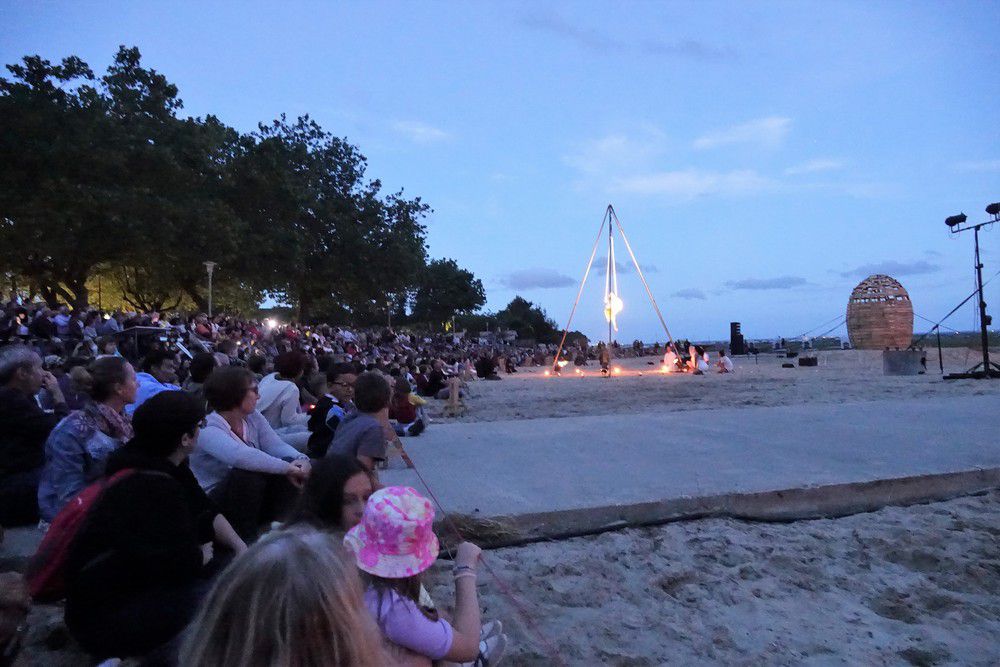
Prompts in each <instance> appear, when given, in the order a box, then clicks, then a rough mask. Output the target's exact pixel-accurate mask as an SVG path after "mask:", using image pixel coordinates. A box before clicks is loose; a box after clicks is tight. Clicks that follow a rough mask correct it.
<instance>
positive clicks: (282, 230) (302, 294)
mask: <svg viewBox="0 0 1000 667" xmlns="http://www.w3.org/2000/svg"><path fill="white" fill-rule="evenodd" d="M365 170H366V160H365V157H364V156H363V155H362V154H361V152H360V151H359V150H358V148H357V147H356V146H353V145H352V144H350V143H348V142H347V141H345V140H344V139H341V138H339V137H335V136H333V135H331V134H329V133H328V132H326V131H324V130H323V129H322V128H321V127H320V126H319V125H318V124H317V123H316V122H315V121H313V120H311V119H309V118H308V117H301V118H298V119H297V120H296V121H294V122H289V121H288V120H287V119H286V118H285V117H284V116H282V117H281V118H279V119H278V120H275V121H274V122H273V123H271V124H270V125H261V126H260V128H259V130H258V132H257V133H255V135H254V143H253V145H252V146H251V147H250V148H249V149H248V150H247V151H246V153H245V154H244V155H242V156H241V157H240V158H239V159H237V160H236V162H235V164H234V168H233V178H234V182H235V185H234V193H235V198H234V200H233V203H232V205H233V207H234V209H235V210H236V211H237V213H238V215H239V216H240V217H241V218H242V219H243V220H244V221H245V222H246V224H247V225H248V228H249V229H250V236H251V237H252V238H254V239H255V242H254V244H253V247H252V248H249V249H248V253H249V254H250V255H252V256H254V257H255V259H254V261H253V263H254V265H255V266H256V267H257V271H258V272H260V273H261V274H263V275H266V276H267V279H268V281H269V282H270V284H271V289H272V290H273V291H274V292H276V293H278V294H280V295H281V296H283V297H284V299H285V300H287V301H288V302H291V303H294V304H296V305H297V307H298V312H299V317H300V318H303V319H309V318H310V317H312V316H313V315H315V314H319V313H328V312H330V311H331V310H333V311H341V312H347V313H351V312H355V311H359V312H364V311H367V310H370V309H371V308H372V305H373V304H378V307H379V308H380V309H384V307H385V304H386V303H387V295H390V294H393V293H398V292H404V291H405V290H407V289H408V288H410V287H412V286H413V285H414V284H415V283H416V281H417V276H418V274H419V271H420V269H421V268H422V267H423V264H424V261H425V257H426V247H425V240H424V238H425V231H424V227H423V225H422V224H420V222H419V221H420V219H421V218H422V217H423V216H424V215H426V212H427V211H428V210H429V209H428V207H427V206H426V205H425V204H423V203H422V202H421V201H420V199H419V198H417V199H412V200H411V199H406V198H405V197H403V195H402V193H396V194H392V195H389V196H388V197H384V198H383V197H381V196H380V189H381V183H380V182H379V181H378V180H374V181H367V180H366V179H365Z"/></svg>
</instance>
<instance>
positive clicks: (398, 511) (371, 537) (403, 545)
mask: <svg viewBox="0 0 1000 667" xmlns="http://www.w3.org/2000/svg"><path fill="white" fill-rule="evenodd" d="M433 524H434V507H433V506H432V505H431V503H430V501H429V500H427V499H426V498H424V497H423V496H421V495H420V494H419V493H417V492H416V491H415V490H413V489H411V488H410V487H408V486H388V487H386V488H384V489H379V490H378V491H376V492H375V493H373V494H372V496H371V497H370V498H369V499H368V504H367V505H365V512H364V515H362V517H361V523H359V524H358V525H356V526H355V527H354V528H351V529H350V530H349V531H347V535H345V536H344V544H346V545H347V546H348V547H350V548H351V549H352V550H353V551H354V554H355V557H356V559H357V562H358V567H359V568H361V569H362V570H364V571H365V572H367V573H369V574H374V575H375V576H377V577H384V578H386V579H403V578H406V577H412V576H413V575H415V574H420V573H421V572H423V571H424V570H426V569H427V568H429V567H430V566H431V565H433V564H434V561H435V560H436V559H437V555H438V548H439V545H438V539H437V536H436V535H435V534H434V528H433Z"/></svg>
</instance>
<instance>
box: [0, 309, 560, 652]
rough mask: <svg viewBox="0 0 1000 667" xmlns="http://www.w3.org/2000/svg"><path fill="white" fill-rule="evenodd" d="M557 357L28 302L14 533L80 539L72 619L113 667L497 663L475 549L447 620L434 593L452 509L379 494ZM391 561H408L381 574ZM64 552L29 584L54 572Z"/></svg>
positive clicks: (69, 579) (71, 567) (13, 482)
mask: <svg viewBox="0 0 1000 667" xmlns="http://www.w3.org/2000/svg"><path fill="white" fill-rule="evenodd" d="M539 353H542V356H543V359H542V360H544V354H545V353H548V354H551V351H550V350H548V349H547V348H546V349H542V350H539V349H534V348H518V347H515V346H511V345H506V344H502V343H501V344H485V343H480V341H479V340H478V339H476V340H466V339H463V338H462V337H459V336H455V335H450V334H448V335H442V334H437V335H426V334H416V333H412V332H406V331H393V330H391V329H382V328H380V329H367V330H351V329H348V328H345V327H334V326H327V325H320V326H300V325H293V324H287V325H280V324H276V323H274V322H272V321H263V322H262V321H256V320H248V319H241V318H236V317H231V316H228V315H220V316H216V317H213V318H209V317H207V316H205V315H195V316H193V317H182V316H180V315H171V316H167V317H161V316H160V314H158V313H142V314H137V313H102V312H96V311H88V312H85V313H76V312H70V311H69V309H67V308H59V309H55V310H53V309H49V308H47V307H45V306H42V305H32V306H23V305H20V304H18V303H16V302H12V303H9V304H7V305H6V306H5V307H4V309H3V314H2V316H0V525H2V526H26V525H27V526H33V525H36V524H37V526H38V530H39V531H43V532H44V531H48V533H47V534H46V536H45V538H46V540H49V539H50V538H55V539H54V542H55V543H57V544H58V543H60V538H65V539H63V540H62V541H63V542H64V543H65V544H66V545H67V546H66V547H65V548H66V553H65V554H63V556H64V558H63V560H61V561H59V563H60V566H59V567H60V568H61V569H60V570H59V572H62V573H63V574H62V576H63V578H64V580H65V581H64V585H63V586H62V588H61V595H62V597H65V600H66V604H65V620H66V624H67V627H68V629H69V631H70V633H71V635H72V636H73V637H74V638H75V640H76V641H77V642H78V643H79V645H80V646H81V647H82V648H83V649H84V650H86V651H87V652H88V653H90V654H91V655H93V656H94V657H95V658H96V659H99V660H105V659H114V658H124V657H127V656H141V657H144V659H145V660H146V662H147V663H149V664H177V663H178V661H179V660H180V661H183V664H219V661H221V662H225V663H226V664H247V665H249V664H261V663H260V660H259V659H260V656H271V657H269V658H268V659H267V660H266V661H265V662H267V663H268V664H321V663H322V664H346V663H345V661H346V662H349V663H350V664H391V663H392V662H393V661H404V662H406V663H407V664H430V663H431V661H437V660H442V659H444V660H448V661H451V662H455V663H470V664H471V663H472V662H473V661H475V660H479V661H480V663H481V664H482V662H483V660H485V659H490V660H491V661H492V662H490V664H495V662H496V660H498V659H499V657H500V656H501V654H502V652H503V645H504V642H505V641H506V637H505V636H504V635H503V634H502V632H501V631H502V627H501V625H500V624H499V622H498V621H497V622H492V623H489V624H486V625H483V624H481V623H480V618H479V606H478V602H477V600H476V596H475V583H474V579H475V576H474V575H475V572H476V564H477V562H478V554H479V551H478V548H476V547H474V546H473V545H468V544H467V545H463V546H461V547H460V548H459V550H458V554H459V558H458V561H457V569H456V573H455V577H456V605H455V617H454V619H448V618H447V617H446V615H445V614H443V613H438V611H436V606H435V604H434V601H433V600H430V598H429V596H428V595H427V591H426V590H425V589H424V588H423V587H422V586H421V585H420V582H419V573H420V571H422V570H423V569H426V567H427V566H428V564H429V563H430V562H433V560H434V558H435V557H436V554H437V541H436V538H435V537H434V536H433V532H432V531H431V529H430V526H431V520H432V519H433V510H432V509H430V504H429V503H428V502H427V501H426V500H424V499H423V498H421V497H419V496H418V495H417V494H416V492H414V491H413V490H412V489H402V488H399V487H389V488H387V489H386V488H382V486H381V484H380V482H379V468H380V467H382V466H384V465H385V462H386V460H387V459H388V458H389V455H390V452H391V449H392V447H393V445H394V444H395V443H398V441H397V440H396V439H397V438H399V437H415V436H419V435H420V434H421V433H422V432H423V431H424V430H425V429H427V428H428V426H429V424H430V408H431V407H432V406H433V401H436V400H449V399H451V400H455V399H457V398H458V397H457V396H452V394H451V392H452V391H455V390H456V389H457V390H461V389H460V387H462V386H464V385H465V383H468V382H470V381H471V380H472V379H473V378H476V377H478V378H481V379H497V378H498V377H499V375H500V373H502V372H513V371H516V368H517V366H519V365H523V364H526V363H534V362H535V361H536V356H537V355H538V354H539ZM456 378H457V380H456ZM380 489H381V490H380ZM88 494H89V495H88ZM380 494H381V495H380ZM370 497H374V498H375V500H373V501H372V502H369V498H370ZM90 502H93V505H89V504H88V503H90ZM386 502H389V503H392V502H402V503H405V504H407V506H409V507H412V508H414V513H412V515H407V517H406V518H402V519H401V518H400V517H399V516H395V515H393V513H392V512H386V511H385V507H386ZM81 507H83V508H84V509H81ZM418 510H419V511H418ZM74 512H76V513H79V512H85V518H84V519H81V520H80V522H79V523H78V524H77V523H73V518H72V516H73V513H74ZM393 521H396V522H397V524H398V525H397V524H393ZM399 521H402V523H398V522H399ZM67 526H74V528H73V529H72V530H75V531H76V532H72V530H71V529H70V528H68V527H67ZM359 526H364V527H359ZM60 531H64V533H65V534H60ZM379 531H381V533H380V532H379ZM345 534H347V535H352V536H353V537H352V538H351V539H349V540H347V543H346V544H347V548H345V547H344V546H343V545H342V544H341V542H342V541H343V538H344V536H345ZM380 535H381V537H380ZM393 535H394V536H396V537H397V538H400V539H402V538H401V537H400V536H404V535H409V538H408V541H406V542H405V543H403V542H400V543H398V544H396V543H393V544H390V543H389V541H387V540H388V538H387V537H386V536H393ZM418 538H419V540H418ZM0 539H2V535H0ZM44 544H45V543H44V542H43V545H44ZM248 545H251V546H250V547H249V549H248ZM380 549H382V550H383V551H384V553H383V552H380V551H379V550H380ZM411 552H412V553H411ZM373 554H376V555H378V554H381V557H382V560H383V562H389V561H391V562H393V563H395V565H394V566H393V567H392V568H388V569H387V568H385V567H374V568H373V567H372V566H371V565H370V560H371V557H372V555H373ZM43 556H44V558H43ZM401 556H406V557H405V558H403V559H402V560H400V557H401ZM45 558H48V559H50V560H51V558H52V555H51V553H48V552H46V553H45V554H43V552H42V551H40V552H39V555H38V556H36V561H40V562H36V563H33V567H32V569H29V572H34V573H37V572H39V571H42V572H46V567H50V569H51V567H53V565H52V563H51V562H45V561H44V559H45ZM289 559H293V560H289ZM404 561H405V562H406V563H407V564H408V569H406V568H404V569H402V570H400V569H398V567H396V566H398V565H399V563H400V562H404ZM277 572H286V574H282V575H281V576H280V577H279V576H276V574H275V573H277ZM31 576H35V575H29V580H28V583H29V588H31V586H32V585H34V583H33V581H32V579H31ZM470 580H471V581H470ZM11 590H15V589H14V588H12V589H11ZM268 618H270V619H272V620H274V623H275V627H271V628H263V627H262V626H261V623H262V619H268ZM192 619H195V621H194V623H193V624H192ZM279 625H280V631H279V630H276V628H278V626H279ZM186 628H190V630H187V631H186V630H185V629H186ZM320 631H322V632H321V633H320V634H322V636H323V637H324V639H323V640H322V641H320V642H319V643H317V637H319V636H320V634H317V633H319V632H320ZM234 632H236V633H237V634H233V633H234ZM255 633H256V634H255ZM8 639H9V638H8V637H5V636H2V635H0V649H6V647H5V646H4V644H5V643H6V642H7V640H8ZM247 647H253V651H252V652H250V651H248V648H247ZM306 655H309V656H312V657H311V658H310V659H309V660H304V659H303V656H306ZM317 656H324V657H323V659H320V660H319V661H318V662H317ZM272 657H273V659H272ZM326 658H329V659H330V660H331V662H328V663H327V662H325V660H326ZM387 661H388V662H387Z"/></svg>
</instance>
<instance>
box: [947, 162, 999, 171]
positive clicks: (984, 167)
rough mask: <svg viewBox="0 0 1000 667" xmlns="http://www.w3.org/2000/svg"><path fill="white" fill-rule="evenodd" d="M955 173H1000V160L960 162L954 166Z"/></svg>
mask: <svg viewBox="0 0 1000 667" xmlns="http://www.w3.org/2000/svg"><path fill="white" fill-rule="evenodd" d="M953 168H954V169H955V171H961V172H966V173H969V172H977V171H986V172H989V171H1000V160H970V161H967V162H958V163H956V164H954V165H953Z"/></svg>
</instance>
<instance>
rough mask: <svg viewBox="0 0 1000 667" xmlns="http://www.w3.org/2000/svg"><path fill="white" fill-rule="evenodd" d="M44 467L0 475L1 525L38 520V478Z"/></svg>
mask: <svg viewBox="0 0 1000 667" xmlns="http://www.w3.org/2000/svg"><path fill="white" fill-rule="evenodd" d="M41 475H42V469H41V468H38V469H37V470H29V471H28V472H17V473H14V474H13V475H5V476H4V477H0V526H27V525H30V524H33V523H36V522H37V521H38V480H39V478H40V477H41Z"/></svg>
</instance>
